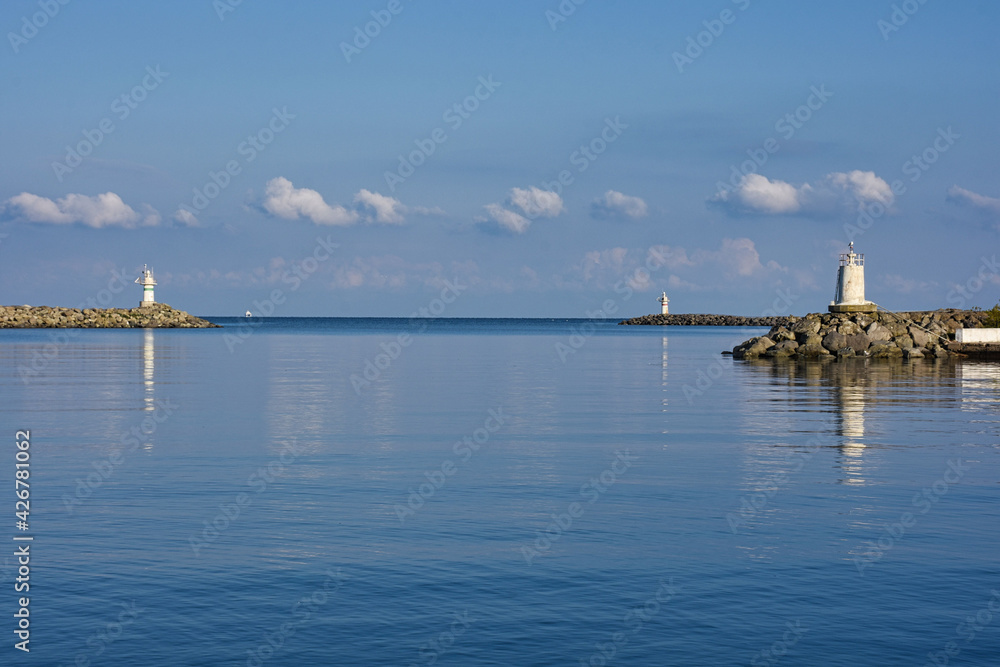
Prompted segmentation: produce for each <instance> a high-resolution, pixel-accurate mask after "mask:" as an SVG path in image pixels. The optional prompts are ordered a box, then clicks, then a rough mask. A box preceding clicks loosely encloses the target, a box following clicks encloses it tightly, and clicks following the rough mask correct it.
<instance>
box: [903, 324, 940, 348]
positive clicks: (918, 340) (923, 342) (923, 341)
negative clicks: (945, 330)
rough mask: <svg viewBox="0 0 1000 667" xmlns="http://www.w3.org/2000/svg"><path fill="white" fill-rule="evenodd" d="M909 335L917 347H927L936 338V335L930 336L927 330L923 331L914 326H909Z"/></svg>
mask: <svg viewBox="0 0 1000 667" xmlns="http://www.w3.org/2000/svg"><path fill="white" fill-rule="evenodd" d="M909 332H910V337H911V338H913V344H914V345H916V346H917V347H927V346H928V345H930V344H931V343H932V342H933V341H935V340H937V336H932V335H931V334H929V333H928V332H926V331H924V330H923V329H920V328H918V327H915V326H910V328H909Z"/></svg>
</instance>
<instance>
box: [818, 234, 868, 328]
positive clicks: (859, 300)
mask: <svg viewBox="0 0 1000 667" xmlns="http://www.w3.org/2000/svg"><path fill="white" fill-rule="evenodd" d="M877 308H878V306H876V305H875V304H874V303H872V302H871V301H866V300H865V256H864V255H859V254H858V253H856V252H854V242H853V241H852V242H851V245H850V248H849V250H848V252H847V253H846V254H842V255H841V256H840V268H839V269H838V270H837V293H836V294H835V295H834V299H833V301H831V302H830V307H829V311H830V312H831V313H874V312H875V310H876V309H877Z"/></svg>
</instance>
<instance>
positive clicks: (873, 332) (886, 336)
mask: <svg viewBox="0 0 1000 667" xmlns="http://www.w3.org/2000/svg"><path fill="white" fill-rule="evenodd" d="M865 333H867V334H868V338H869V340H871V341H872V342H873V343H874V342H876V341H888V340H892V332H891V331H889V330H888V329H886V328H885V327H884V326H882V325H881V324H879V323H878V322H872V323H871V324H870V325H868V328H867V329H866V330H865Z"/></svg>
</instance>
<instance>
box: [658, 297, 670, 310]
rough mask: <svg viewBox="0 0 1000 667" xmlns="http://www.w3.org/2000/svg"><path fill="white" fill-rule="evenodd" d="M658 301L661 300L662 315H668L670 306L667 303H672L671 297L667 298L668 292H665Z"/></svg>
mask: <svg viewBox="0 0 1000 667" xmlns="http://www.w3.org/2000/svg"><path fill="white" fill-rule="evenodd" d="M657 301H659V302H660V315H666V314H667V311H668V310H669V307H668V305H667V304H669V303H670V299H668V298H667V293H666V292H664V293H663V296H661V297H660V298H659V299H657Z"/></svg>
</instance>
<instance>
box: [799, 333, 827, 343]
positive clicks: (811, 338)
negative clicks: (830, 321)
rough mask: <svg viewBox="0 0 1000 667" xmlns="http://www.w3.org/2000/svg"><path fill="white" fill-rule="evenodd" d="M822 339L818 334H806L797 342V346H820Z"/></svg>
mask: <svg viewBox="0 0 1000 667" xmlns="http://www.w3.org/2000/svg"><path fill="white" fill-rule="evenodd" d="M822 344H823V337H822V336H820V335H819V334H808V335H807V336H804V337H803V338H802V339H801V340H799V345H822Z"/></svg>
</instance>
